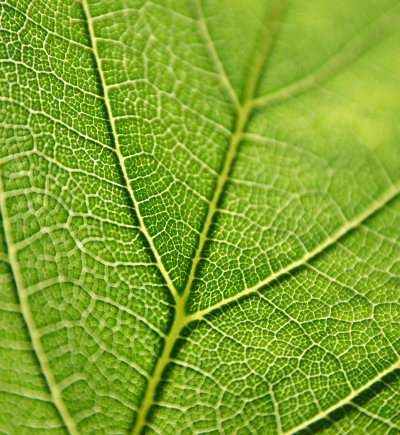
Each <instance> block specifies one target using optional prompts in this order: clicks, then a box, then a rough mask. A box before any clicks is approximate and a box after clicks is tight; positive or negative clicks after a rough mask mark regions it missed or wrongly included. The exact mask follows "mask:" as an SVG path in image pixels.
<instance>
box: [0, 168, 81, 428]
mask: <svg viewBox="0 0 400 435" xmlns="http://www.w3.org/2000/svg"><path fill="white" fill-rule="evenodd" d="M0 213H1V215H2V217H3V228H4V235H5V239H6V244H7V248H8V258H9V264H10V268H11V271H12V274H13V277H14V282H15V286H16V289H17V293H18V298H19V303H20V307H21V313H22V316H23V318H24V320H25V324H26V327H27V329H28V333H29V336H30V338H31V342H32V348H33V350H34V352H35V354H36V356H37V359H38V361H39V364H40V368H41V370H42V373H43V376H44V378H45V379H46V382H47V385H48V387H49V391H50V394H51V398H52V401H53V403H54V405H55V407H56V408H57V410H58V412H59V414H60V417H61V420H62V421H63V423H64V425H65V427H66V429H67V431H68V432H69V434H70V435H79V433H78V430H77V428H76V424H75V421H74V420H73V419H72V417H71V415H70V413H69V411H68V409H67V407H66V405H65V403H64V400H63V398H62V394H61V390H60V388H59V387H58V385H57V382H56V380H55V378H54V375H53V372H52V370H51V368H50V365H49V363H48V361H47V357H46V353H45V351H44V349H43V346H42V343H41V341H40V337H39V334H38V331H37V328H36V324H35V321H34V319H33V316H32V313H31V311H30V308H29V302H28V297H29V294H28V292H27V291H26V289H25V286H24V283H23V280H22V275H21V271H20V268H19V262H18V259H17V251H16V249H15V247H14V243H13V239H12V235H11V226H10V223H9V218H8V212H7V207H6V195H4V188H3V181H2V179H1V177H0Z"/></svg>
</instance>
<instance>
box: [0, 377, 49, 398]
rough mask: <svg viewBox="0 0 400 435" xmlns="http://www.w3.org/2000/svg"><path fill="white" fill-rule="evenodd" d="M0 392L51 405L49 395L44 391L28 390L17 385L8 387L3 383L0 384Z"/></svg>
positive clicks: (8, 385)
mask: <svg viewBox="0 0 400 435" xmlns="http://www.w3.org/2000/svg"><path fill="white" fill-rule="evenodd" d="M0 391H3V392H5V393H8V394H15V395H16V396H21V397H26V398H28V399H34V400H41V401H43V402H51V403H52V397H51V395H50V394H48V393H46V392H45V391H40V390H31V389H30V388H23V387H20V386H18V385H10V384H6V383H5V382H0Z"/></svg>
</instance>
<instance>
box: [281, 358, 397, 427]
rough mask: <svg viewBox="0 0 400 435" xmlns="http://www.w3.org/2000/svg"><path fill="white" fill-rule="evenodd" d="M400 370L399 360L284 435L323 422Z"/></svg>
mask: <svg viewBox="0 0 400 435" xmlns="http://www.w3.org/2000/svg"><path fill="white" fill-rule="evenodd" d="M398 368H400V360H397V361H396V362H395V363H394V364H392V365H391V366H389V367H388V368H387V369H386V370H384V371H383V372H381V373H378V375H377V376H375V377H374V378H373V379H371V380H370V381H369V382H367V383H366V384H364V385H363V386H362V387H360V388H358V389H357V390H354V391H353V392H352V393H350V394H349V395H348V396H346V397H344V398H343V399H342V400H340V401H339V402H337V403H335V404H334V405H332V406H330V407H329V408H327V409H326V410H325V411H323V412H320V413H318V414H316V415H315V416H314V417H312V418H310V419H309V420H305V421H304V422H303V423H302V424H299V425H298V426H296V427H294V428H292V429H291V430H289V431H287V432H284V435H293V434H295V433H296V432H298V431H300V430H301V429H305V428H306V427H308V426H309V425H310V424H312V423H315V422H317V421H318V420H321V419H322V418H325V417H327V416H328V414H330V413H331V412H332V411H334V410H335V409H339V408H341V407H342V406H344V405H347V404H348V403H350V402H351V401H352V400H353V399H354V398H355V397H357V396H358V395H359V394H360V393H362V392H363V391H365V390H367V389H368V388H369V387H371V386H372V385H374V384H375V383H376V382H379V381H380V380H381V379H382V378H383V377H385V376H386V375H388V374H389V373H391V372H393V371H394V370H396V369H398Z"/></svg>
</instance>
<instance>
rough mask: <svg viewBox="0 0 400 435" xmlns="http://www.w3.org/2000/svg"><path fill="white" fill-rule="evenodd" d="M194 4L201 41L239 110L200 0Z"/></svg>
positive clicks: (237, 101) (238, 108)
mask: <svg viewBox="0 0 400 435" xmlns="http://www.w3.org/2000/svg"><path fill="white" fill-rule="evenodd" d="M193 6H194V12H195V16H196V18H197V21H198V23H199V30H200V36H201V38H202V40H203V43H204V45H205V47H206V49H207V52H208V55H209V56H210V59H211V61H212V63H213V65H214V68H215V69H216V71H217V73H218V75H219V77H220V81H221V84H222V86H223V87H224V88H225V90H226V92H227V94H228V96H229V98H230V99H231V101H232V103H233V105H234V107H235V109H236V111H239V110H240V102H239V99H238V97H237V95H236V92H235V90H234V89H233V87H232V84H231V82H230V81H229V79H228V77H227V75H226V72H225V69H224V66H223V65H222V62H221V61H220V59H219V57H218V53H217V51H216V50H215V47H214V43H213V41H212V39H211V36H210V33H209V31H208V27H207V23H206V19H205V18H204V14H203V9H202V7H201V0H194V1H193Z"/></svg>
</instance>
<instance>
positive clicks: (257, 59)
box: [131, 0, 288, 435]
mask: <svg viewBox="0 0 400 435" xmlns="http://www.w3.org/2000/svg"><path fill="white" fill-rule="evenodd" d="M287 3H288V0H277V1H276V2H275V4H274V6H273V7H272V10H271V12H270V14H269V17H268V20H267V22H266V23H265V24H264V28H263V31H262V33H261V35H260V38H259V44H258V47H257V48H256V50H255V54H254V58H253V64H252V66H251V68H250V71H249V74H248V77H247V81H246V86H245V89H244V94H243V101H242V103H241V104H235V103H236V101H237V100H236V101H233V103H234V106H235V107H236V124H235V129H234V132H233V133H232V135H231V138H230V141H229V145H228V148H227V151H226V154H225V156H224V163H223V167H222V171H221V173H220V174H219V176H218V178H217V182H216V187H215V190H214V194H213V197H212V200H211V202H210V205H209V209H208V212H207V216H206V220H205V222H204V227H203V230H202V232H201V234H200V241H199V246H198V248H197V250H196V255H195V257H194V259H193V263H192V266H191V270H190V274H189V278H188V281H187V284H186V288H185V291H184V293H183V295H182V296H178V297H176V307H175V317H174V323H173V325H172V329H171V332H170V333H169V334H168V337H167V338H166V342H165V344H164V348H163V351H162V354H161V356H160V358H159V359H158V361H157V363H156V367H155V369H154V372H153V375H152V377H151V378H150V379H149V381H148V385H147V388H146V392H145V395H144V398H143V400H142V402H141V406H140V409H139V412H138V416H137V420H136V422H135V425H134V427H133V429H132V432H131V435H140V433H141V432H142V430H143V428H144V427H145V425H146V417H147V415H148V413H149V411H150V408H151V406H152V405H153V404H155V400H154V398H155V394H156V389H157V385H158V384H159V382H160V381H161V379H162V375H163V372H164V370H165V369H166V367H167V365H168V364H169V363H171V362H172V361H171V352H172V350H173V347H174V344H175V342H176V339H177V338H178V337H179V333H180V331H181V330H182V328H183V327H184V326H185V325H187V324H188V323H189V321H190V319H189V318H188V317H187V313H186V310H185V306H186V302H187V299H188V296H189V292H190V288H191V286H192V283H193V280H194V278H195V271H196V267H197V265H198V263H199V261H200V258H201V254H202V252H203V248H204V244H205V242H206V240H207V235H208V232H209V230H210V226H211V223H212V219H213V217H214V215H215V213H216V211H217V205H218V202H219V199H220V197H221V194H222V192H223V190H224V186H225V183H226V182H227V180H228V177H229V172H230V170H231V168H232V163H233V161H234V159H235V157H236V154H237V150H238V147H239V144H240V142H241V140H242V137H243V133H244V132H245V129H246V126H247V123H248V121H249V118H250V116H251V113H252V111H253V102H254V97H255V92H256V90H257V86H258V82H259V80H260V76H261V73H262V71H263V68H264V65H265V62H266V59H267V57H268V54H269V52H270V49H271V46H272V43H273V40H274V37H275V35H276V32H277V30H278V28H279V24H280V22H281V18H282V15H283V13H284V11H285V10H286V7H287ZM224 80H225V81H226V80H227V78H226V76H225V77H224ZM167 282H168V281H167ZM175 294H176V293H175Z"/></svg>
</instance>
